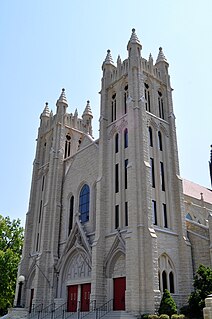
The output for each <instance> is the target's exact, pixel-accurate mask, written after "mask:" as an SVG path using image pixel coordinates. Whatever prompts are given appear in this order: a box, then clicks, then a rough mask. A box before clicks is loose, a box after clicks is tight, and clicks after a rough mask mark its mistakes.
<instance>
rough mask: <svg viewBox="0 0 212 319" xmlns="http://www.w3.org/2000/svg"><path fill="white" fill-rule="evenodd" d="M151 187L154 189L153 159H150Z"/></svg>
mask: <svg viewBox="0 0 212 319" xmlns="http://www.w3.org/2000/svg"><path fill="white" fill-rule="evenodd" d="M150 166H151V180H152V187H153V188H155V167H154V158H150Z"/></svg>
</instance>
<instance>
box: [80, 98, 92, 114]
mask: <svg viewBox="0 0 212 319" xmlns="http://www.w3.org/2000/svg"><path fill="white" fill-rule="evenodd" d="M84 115H89V116H90V117H92V118H93V114H92V111H91V106H90V101H87V104H86V107H85V110H84V112H83V115H82V116H84Z"/></svg>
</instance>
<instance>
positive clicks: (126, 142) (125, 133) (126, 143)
mask: <svg viewBox="0 0 212 319" xmlns="http://www.w3.org/2000/svg"><path fill="white" fill-rule="evenodd" d="M127 147H128V129H127V128H125V130H124V148H127Z"/></svg>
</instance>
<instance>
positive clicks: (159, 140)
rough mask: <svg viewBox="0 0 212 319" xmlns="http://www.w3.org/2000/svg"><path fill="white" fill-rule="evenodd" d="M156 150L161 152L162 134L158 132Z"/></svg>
mask: <svg viewBox="0 0 212 319" xmlns="http://www.w3.org/2000/svg"><path fill="white" fill-rule="evenodd" d="M158 148H159V150H160V151H162V150H163V142H162V134H161V132H160V131H159V132H158Z"/></svg>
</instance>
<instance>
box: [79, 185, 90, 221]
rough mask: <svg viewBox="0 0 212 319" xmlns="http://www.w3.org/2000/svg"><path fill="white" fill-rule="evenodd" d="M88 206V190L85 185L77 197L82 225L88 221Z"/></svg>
mask: <svg viewBox="0 0 212 319" xmlns="http://www.w3.org/2000/svg"><path fill="white" fill-rule="evenodd" d="M89 205H90V188H89V186H88V185H87V184H85V185H84V186H83V187H82V189H81V191H80V196H79V212H80V220H81V222H82V223H85V222H87V221H89Z"/></svg>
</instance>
